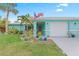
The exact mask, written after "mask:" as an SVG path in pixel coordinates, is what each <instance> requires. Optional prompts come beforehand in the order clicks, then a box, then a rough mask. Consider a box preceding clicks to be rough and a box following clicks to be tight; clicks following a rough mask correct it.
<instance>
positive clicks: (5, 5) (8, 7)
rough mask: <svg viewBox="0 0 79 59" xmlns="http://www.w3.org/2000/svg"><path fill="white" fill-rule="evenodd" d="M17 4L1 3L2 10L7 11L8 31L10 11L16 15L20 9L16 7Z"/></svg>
mask: <svg viewBox="0 0 79 59" xmlns="http://www.w3.org/2000/svg"><path fill="white" fill-rule="evenodd" d="M15 7H16V4H14V3H1V4H0V10H3V11H5V12H6V17H5V18H6V25H5V28H6V30H5V32H6V33H8V17H9V14H10V12H12V13H14V14H15V15H16V14H17V13H18V10H17V9H15Z"/></svg>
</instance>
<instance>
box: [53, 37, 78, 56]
mask: <svg viewBox="0 0 79 59" xmlns="http://www.w3.org/2000/svg"><path fill="white" fill-rule="evenodd" d="M52 40H53V41H54V42H55V43H56V44H57V45H58V46H59V48H61V49H62V50H63V52H64V53H66V54H67V55H68V56H79V38H53V39H52Z"/></svg>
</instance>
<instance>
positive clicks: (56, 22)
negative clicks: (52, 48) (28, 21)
mask: <svg viewBox="0 0 79 59" xmlns="http://www.w3.org/2000/svg"><path fill="white" fill-rule="evenodd" d="M32 21H33V31H34V32H33V33H34V37H38V36H39V34H38V33H39V32H41V35H42V36H43V35H44V36H46V37H79V17H39V18H36V19H32Z"/></svg>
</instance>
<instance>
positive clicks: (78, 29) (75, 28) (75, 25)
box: [69, 21, 79, 37]
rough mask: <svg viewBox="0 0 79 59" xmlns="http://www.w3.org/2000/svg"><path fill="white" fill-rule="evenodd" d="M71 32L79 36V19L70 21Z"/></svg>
mask: <svg viewBox="0 0 79 59" xmlns="http://www.w3.org/2000/svg"><path fill="white" fill-rule="evenodd" d="M69 32H70V33H71V34H74V35H75V36H76V37H79V21H72V22H69Z"/></svg>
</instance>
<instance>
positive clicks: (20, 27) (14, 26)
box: [8, 24, 25, 31]
mask: <svg viewBox="0 0 79 59" xmlns="http://www.w3.org/2000/svg"><path fill="white" fill-rule="evenodd" d="M8 28H9V29H10V30H12V29H17V30H19V31H24V30H25V25H24V24H9V25H8Z"/></svg>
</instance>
